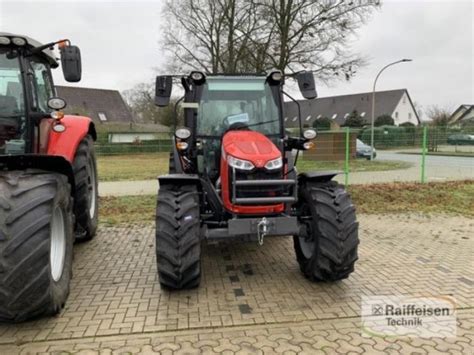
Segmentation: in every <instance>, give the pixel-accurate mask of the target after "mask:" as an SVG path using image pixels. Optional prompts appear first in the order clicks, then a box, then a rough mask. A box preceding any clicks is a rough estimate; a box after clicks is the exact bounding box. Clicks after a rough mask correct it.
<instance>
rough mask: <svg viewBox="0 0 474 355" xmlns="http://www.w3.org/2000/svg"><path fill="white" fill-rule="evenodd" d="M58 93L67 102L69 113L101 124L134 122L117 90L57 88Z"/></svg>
mask: <svg viewBox="0 0 474 355" xmlns="http://www.w3.org/2000/svg"><path fill="white" fill-rule="evenodd" d="M56 91H57V94H58V96H59V97H61V98H63V99H64V100H66V102H67V107H66V110H65V111H66V112H67V113H71V114H82V115H86V116H88V117H90V118H92V120H93V121H95V122H99V123H105V122H126V123H129V122H133V121H134V119H133V115H132V113H131V112H130V109H129V108H128V106H127V105H126V103H125V101H124V100H123V98H122V95H120V92H118V91H117V90H106V89H92V88H81V87H72V86H56ZM99 114H100V115H99ZM104 117H105V120H104Z"/></svg>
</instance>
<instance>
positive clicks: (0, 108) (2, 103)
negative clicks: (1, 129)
mask: <svg viewBox="0 0 474 355" xmlns="http://www.w3.org/2000/svg"><path fill="white" fill-rule="evenodd" d="M17 113H18V102H17V101H16V98H15V97H14V96H5V95H0V116H13V115H15V114H17Z"/></svg>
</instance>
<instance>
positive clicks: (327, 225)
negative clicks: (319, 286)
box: [294, 181, 359, 281]
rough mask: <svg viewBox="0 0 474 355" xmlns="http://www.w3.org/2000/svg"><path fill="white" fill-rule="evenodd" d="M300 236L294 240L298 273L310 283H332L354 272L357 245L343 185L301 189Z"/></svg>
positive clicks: (351, 208) (311, 185) (355, 225)
mask: <svg viewBox="0 0 474 355" xmlns="http://www.w3.org/2000/svg"><path fill="white" fill-rule="evenodd" d="M299 201H300V202H299V205H298V206H297V210H298V215H299V221H300V223H301V224H302V226H303V228H302V233H301V235H298V236H294V245H295V252H296V257H297V260H298V263H299V265H300V269H301V271H302V272H303V274H304V275H305V276H306V277H307V278H308V279H310V280H312V281H335V280H341V279H344V278H346V277H348V276H349V274H350V273H352V272H353V271H354V264H355V262H356V260H357V258H358V256H357V247H358V244H359V237H358V228H359V224H358V222H357V220H356V214H355V208H354V205H353V204H352V201H351V198H350V196H349V194H348V193H347V191H346V190H345V189H344V187H343V186H342V185H339V184H338V183H336V182H334V181H330V182H325V183H312V182H307V183H305V184H304V185H303V186H301V188H300V196H299Z"/></svg>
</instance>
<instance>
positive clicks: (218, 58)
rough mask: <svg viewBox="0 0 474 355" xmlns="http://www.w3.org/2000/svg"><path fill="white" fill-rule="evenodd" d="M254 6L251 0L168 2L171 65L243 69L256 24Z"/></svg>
mask: <svg viewBox="0 0 474 355" xmlns="http://www.w3.org/2000/svg"><path fill="white" fill-rule="evenodd" d="M255 7H256V5H255V3H254V2H253V1H248V0H177V1H176V0H175V1H168V2H167V4H166V11H165V16H166V21H165V27H164V32H165V41H164V45H165V48H166V49H167V51H168V54H169V55H170V68H171V69H172V70H176V71H183V70H189V69H197V70H204V71H205V72H208V73H218V72H231V73H232V72H236V71H240V70H242V68H243V67H245V64H244V63H245V57H246V56H247V55H248V47H249V45H248V43H249V40H250V38H251V34H252V33H253V31H254V30H255V28H256V26H257V24H256V23H255V22H254V19H255V11H256V8H255ZM170 68H169V69H170Z"/></svg>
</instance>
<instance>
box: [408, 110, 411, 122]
mask: <svg viewBox="0 0 474 355" xmlns="http://www.w3.org/2000/svg"><path fill="white" fill-rule="evenodd" d="M408 120H409V121H411V112H409V113H408Z"/></svg>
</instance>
